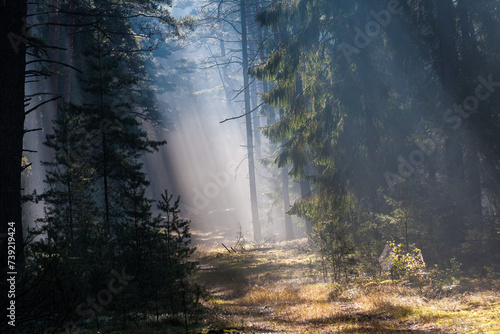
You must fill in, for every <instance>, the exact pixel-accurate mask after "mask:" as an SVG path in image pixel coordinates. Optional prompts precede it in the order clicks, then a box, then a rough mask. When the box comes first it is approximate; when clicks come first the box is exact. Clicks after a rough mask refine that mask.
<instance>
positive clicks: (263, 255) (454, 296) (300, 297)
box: [195, 238, 500, 333]
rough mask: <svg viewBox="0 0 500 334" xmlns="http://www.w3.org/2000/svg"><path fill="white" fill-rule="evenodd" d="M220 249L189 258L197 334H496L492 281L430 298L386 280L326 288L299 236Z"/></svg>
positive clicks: (498, 307)
mask: <svg viewBox="0 0 500 334" xmlns="http://www.w3.org/2000/svg"><path fill="white" fill-rule="evenodd" d="M222 243H223V241H222V240H219V242H214V243H213V244H212V245H213V246H212V247H203V246H200V247H199V249H198V251H197V253H196V257H197V258H196V260H197V261H199V263H200V270H199V271H198V273H197V274H196V277H195V280H196V281H197V282H198V283H200V284H202V285H203V286H205V287H206V289H207V291H208V293H209V296H210V297H209V298H207V300H206V301H204V302H203V306H204V309H205V312H204V313H205V315H204V316H203V317H202V319H203V320H202V321H201V324H200V325H201V327H200V328H202V330H199V331H198V333H500V292H499V286H500V284H499V282H498V281H493V280H489V281H485V280H483V281H475V280H469V281H468V282H469V283H468V284H469V285H466V286H465V288H464V286H463V285H460V286H461V287H462V289H465V290H467V291H466V292H463V290H460V292H458V291H453V290H452V289H450V291H448V292H446V293H445V290H441V288H439V291H440V292H439V293H434V295H433V294H432V293H429V291H432V289H431V288H430V287H411V286H402V285H401V284H398V283H396V282H392V281H390V280H386V281H382V282H380V281H376V280H367V279H364V280H358V282H356V283H350V284H347V283H342V284H333V283H331V282H325V281H324V280H323V277H322V275H321V273H320V272H319V271H318V264H317V260H316V258H315V255H314V254H313V253H312V252H310V251H308V244H307V240H306V239H305V238H304V239H300V240H295V241H291V242H282V243H272V244H263V245H250V246H244V247H240V246H241V245H237V246H236V247H234V242H233V244H230V243H229V242H228V241H226V243H225V246H227V247H228V249H229V251H228V250H226V249H225V248H224V247H223V246H222ZM214 246H217V248H216V249H214ZM231 246H233V248H234V250H235V251H233V250H231ZM461 284H462V283H461ZM434 291H435V290H434Z"/></svg>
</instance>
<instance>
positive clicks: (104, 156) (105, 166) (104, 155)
mask: <svg viewBox="0 0 500 334" xmlns="http://www.w3.org/2000/svg"><path fill="white" fill-rule="evenodd" d="M97 52H98V57H99V58H98V59H99V84H100V89H99V90H100V107H101V121H102V122H104V120H105V118H106V115H105V110H104V87H103V82H102V80H103V78H102V64H101V40H100V37H98V41H97ZM102 130H103V131H101V135H102V139H101V145H102V168H103V171H102V177H103V181H104V226H105V228H106V233H107V234H108V236H109V234H110V223H109V216H110V213H109V190H108V144H107V138H106V133H105V132H104V129H102Z"/></svg>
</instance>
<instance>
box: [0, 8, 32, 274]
mask: <svg viewBox="0 0 500 334" xmlns="http://www.w3.org/2000/svg"><path fill="white" fill-rule="evenodd" d="M26 13H27V3H26V1H22V0H4V1H2V2H0V54H1V55H2V60H1V61H0V73H1V77H0V101H2V107H1V112H0V166H2V172H1V174H0V219H1V221H0V226H1V227H0V240H1V243H2V245H1V246H2V247H1V249H0V251H1V252H2V254H1V255H0V257H1V264H0V266H1V267H2V269H4V268H5V266H6V264H7V254H8V253H7V234H6V233H7V232H8V227H9V226H8V223H9V222H14V223H15V244H16V263H17V264H19V263H20V261H21V259H22V251H23V250H22V245H23V225H22V212H21V171H22V166H21V163H22V154H23V136H24V119H25V115H24V96H25V91H24V90H25V88H24V85H25V79H24V74H25V68H26V59H25V56H26V43H27V42H28V40H27V36H26V26H25V18H26ZM2 277H3V276H2Z"/></svg>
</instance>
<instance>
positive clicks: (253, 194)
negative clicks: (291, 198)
mask: <svg viewBox="0 0 500 334" xmlns="http://www.w3.org/2000/svg"><path fill="white" fill-rule="evenodd" d="M240 15H241V46H242V57H243V89H244V95H245V113H246V116H245V122H246V130H247V151H248V175H249V179H250V202H251V206H252V224H253V237H254V239H255V240H256V241H260V240H261V239H262V232H261V228H260V221H259V209H258V206H257V185H256V182H255V159H254V154H253V127H252V114H251V113H250V111H251V109H250V91H249V87H248V83H249V80H248V42H247V22H246V19H247V18H246V8H245V1H244V0H241V1H240Z"/></svg>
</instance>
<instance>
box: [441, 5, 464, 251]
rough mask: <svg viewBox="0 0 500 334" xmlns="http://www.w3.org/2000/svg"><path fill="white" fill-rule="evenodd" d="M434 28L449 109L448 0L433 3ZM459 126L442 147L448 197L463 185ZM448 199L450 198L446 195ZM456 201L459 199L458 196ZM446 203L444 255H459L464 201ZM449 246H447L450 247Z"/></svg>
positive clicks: (451, 43) (454, 90) (452, 66)
mask: <svg viewBox="0 0 500 334" xmlns="http://www.w3.org/2000/svg"><path fill="white" fill-rule="evenodd" d="M437 13H438V15H437V30H438V36H439V42H440V46H439V47H440V59H439V61H440V64H441V67H440V69H441V73H440V76H441V84H442V87H443V90H444V93H445V95H446V96H449V99H448V101H446V102H445V106H446V107H447V108H452V107H453V104H454V103H459V102H460V101H459V95H458V80H459V77H458V73H459V69H458V59H457V55H456V54H457V47H456V46H457V44H456V41H455V39H454V36H457V34H456V29H455V18H454V13H455V9H454V5H453V1H452V0H441V1H438V3H437ZM462 131H463V129H459V130H448V131H447V133H446V134H447V136H448V138H447V139H446V141H445V150H446V163H447V165H446V171H447V176H448V186H449V193H450V197H452V196H454V194H456V193H457V192H458V193H460V191H459V189H460V188H461V187H462V185H463V184H464V182H465V180H464V161H463V155H464V148H463V145H462V143H461V140H460V133H461V132H462ZM450 199H451V198H450ZM458 200H460V199H458ZM454 202H455V203H450V205H451V207H452V208H453V209H452V210H453V213H452V214H451V215H450V216H449V217H448V222H447V225H448V226H447V227H446V234H445V235H444V241H445V244H446V245H447V246H448V247H449V248H450V251H451V254H446V256H448V257H451V256H460V244H461V242H462V241H463V239H464V227H465V220H464V213H465V212H464V211H463V209H464V204H465V203H458V202H456V201H454ZM450 246H451V247H450Z"/></svg>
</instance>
